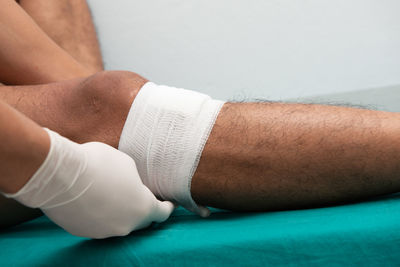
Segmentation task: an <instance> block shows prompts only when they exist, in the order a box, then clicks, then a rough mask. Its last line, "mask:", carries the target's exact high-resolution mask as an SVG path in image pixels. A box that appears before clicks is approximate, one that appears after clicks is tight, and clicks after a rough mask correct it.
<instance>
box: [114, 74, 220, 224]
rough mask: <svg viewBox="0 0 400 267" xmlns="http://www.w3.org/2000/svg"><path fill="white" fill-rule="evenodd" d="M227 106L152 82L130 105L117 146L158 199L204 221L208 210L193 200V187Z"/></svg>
mask: <svg viewBox="0 0 400 267" xmlns="http://www.w3.org/2000/svg"><path fill="white" fill-rule="evenodd" d="M223 104H224V102H223V101H219V100H213V99H211V97H209V96H207V95H205V94H201V93H198V92H194V91H189V90H185V89H178V88H173V87H168V86H158V85H156V84H154V83H151V82H148V83H146V84H145V85H144V86H143V87H142V88H141V90H140V91H139V93H138V95H137V96H136V98H135V100H134V102H133V104H132V107H131V109H130V111H129V114H128V117H127V120H126V122H125V125H124V128H123V131H122V134H121V138H120V143H119V149H120V150H121V151H123V152H125V153H127V154H128V155H130V156H131V157H132V158H133V159H134V160H135V162H136V165H137V168H138V171H139V174H140V177H141V179H142V180H143V183H144V184H145V185H146V186H147V187H149V189H150V190H151V191H152V192H153V193H154V194H155V195H156V196H158V197H159V198H161V199H163V200H170V201H173V202H176V203H178V204H180V205H182V206H183V207H185V208H186V209H188V210H190V211H192V212H195V213H197V214H199V215H200V216H203V217H206V216H208V215H209V210H208V209H207V208H205V207H202V206H198V205H197V204H196V203H195V202H194V200H193V199H192V196H191V193H190V187H191V181H192V176H193V174H194V172H195V171H196V168H197V165H198V163H199V160H200V156H201V153H202V151H203V148H204V145H205V143H206V141H207V139H208V136H209V134H210V132H211V129H212V128H213V125H214V123H215V120H216V118H217V116H218V113H219V111H220V109H221V107H222V105H223Z"/></svg>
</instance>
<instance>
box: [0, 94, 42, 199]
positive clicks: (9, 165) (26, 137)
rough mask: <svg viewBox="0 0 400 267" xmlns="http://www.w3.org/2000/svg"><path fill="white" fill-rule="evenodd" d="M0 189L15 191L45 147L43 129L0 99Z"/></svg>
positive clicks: (31, 170) (23, 181)
mask: <svg viewBox="0 0 400 267" xmlns="http://www.w3.org/2000/svg"><path fill="white" fill-rule="evenodd" d="M0 140H1V143H0V177H1V178H0V191H2V192H5V193H15V192H17V191H18V190H19V189H20V188H21V187H22V186H23V185H24V184H25V183H26V182H27V181H28V180H29V178H30V177H31V176H32V175H33V174H34V173H35V171H36V170H37V169H38V168H39V167H40V165H41V164H42V162H43V161H44V159H45V158H46V155H47V153H48V150H49V138H48V135H47V133H46V132H45V131H44V130H43V129H42V128H41V127H40V126H38V125H37V124H36V123H34V122H33V121H31V120H29V119H28V118H27V117H25V116H23V115H22V114H20V113H19V112H18V111H16V110H14V109H13V108H11V107H10V106H8V105H7V104H5V103H4V102H0Z"/></svg>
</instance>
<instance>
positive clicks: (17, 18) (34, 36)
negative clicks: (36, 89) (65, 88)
mask: <svg viewBox="0 0 400 267" xmlns="http://www.w3.org/2000/svg"><path fill="white" fill-rule="evenodd" d="M0 4H1V9H0V39H1V40H2V42H1V43H0V81H2V82H5V83H7V84H38V83H48V82H53V81H58V80H66V79H71V78H74V77H83V76H87V75H89V74H90V72H88V71H87V70H86V69H85V68H84V67H83V66H82V65H80V64H79V63H78V62H77V61H76V60H75V59H74V58H72V57H71V56H70V55H69V54H68V53H67V52H65V51H64V50H63V49H61V48H60V47H59V46H57V44H56V43H55V42H54V41H53V40H51V39H50V38H49V37H48V36H47V35H46V34H45V33H44V32H43V31H42V30H41V29H40V28H39V26H37V24H36V23H35V22H34V21H33V20H32V19H31V18H30V17H29V15H27V14H26V13H25V11H24V10H23V9H22V8H21V7H20V6H19V5H18V4H17V3H16V2H15V1H14V0H0Z"/></svg>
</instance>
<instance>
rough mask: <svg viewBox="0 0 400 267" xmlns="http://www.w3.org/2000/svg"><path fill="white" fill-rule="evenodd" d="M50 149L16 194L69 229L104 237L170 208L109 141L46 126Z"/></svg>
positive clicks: (163, 214) (146, 221)
mask: <svg viewBox="0 0 400 267" xmlns="http://www.w3.org/2000/svg"><path fill="white" fill-rule="evenodd" d="M47 132H48V134H49V136H50V143H51V146H50V151H49V153H48V155H47V157H46V159H45V161H44V162H43V163H42V165H41V166H40V168H39V169H38V170H37V171H36V173H35V174H34V175H33V176H32V177H31V178H30V179H29V181H28V182H27V183H26V184H25V185H24V186H23V187H22V188H21V189H20V190H19V191H18V192H17V193H15V194H6V196H7V197H11V198H14V199H16V200H17V201H19V202H21V203H22V204H24V205H26V206H28V207H34V208H40V209H41V210H42V211H43V212H44V213H45V214H46V215H47V216H48V217H49V218H50V219H51V220H52V221H53V222H55V223H56V224H58V225H59V226H61V227H62V228H64V229H65V230H66V231H68V232H70V233H71V234H74V235H78V236H83V237H91V238H106V237H111V236H122V235H127V234H129V233H130V232H131V231H133V230H136V229H141V228H144V227H146V226H148V225H150V224H151V223H152V222H153V221H156V222H162V221H164V220H166V219H167V218H168V217H169V215H170V214H171V212H172V211H173V209H174V206H173V204H172V203H170V202H167V201H165V202H160V201H158V200H157V199H156V197H155V196H154V195H153V194H152V193H151V192H150V190H149V189H148V188H147V187H146V186H144V185H143V183H142V181H141V179H140V177H139V174H138V172H137V169H136V165H135V162H134V161H133V160H132V158H131V157H129V156H128V155H126V154H125V153H122V152H121V151H118V150H116V149H115V148H112V147H111V146H109V145H106V144H103V143H99V142H90V143H85V144H77V143H75V142H72V141H71V140H68V139H67V138H64V137H62V136H60V135H59V134H57V133H55V132H52V131H50V130H47Z"/></svg>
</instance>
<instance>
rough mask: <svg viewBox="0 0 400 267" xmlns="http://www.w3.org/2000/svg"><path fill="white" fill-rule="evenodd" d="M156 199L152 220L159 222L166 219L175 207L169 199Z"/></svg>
mask: <svg viewBox="0 0 400 267" xmlns="http://www.w3.org/2000/svg"><path fill="white" fill-rule="evenodd" d="M156 201H157V205H156V210H155V211H154V217H153V218H154V219H153V220H154V221H155V222H158V223H161V222H164V221H166V220H167V219H168V218H169V216H171V213H172V212H173V211H174V209H175V205H174V204H173V203H172V202H170V201H159V200H156Z"/></svg>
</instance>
